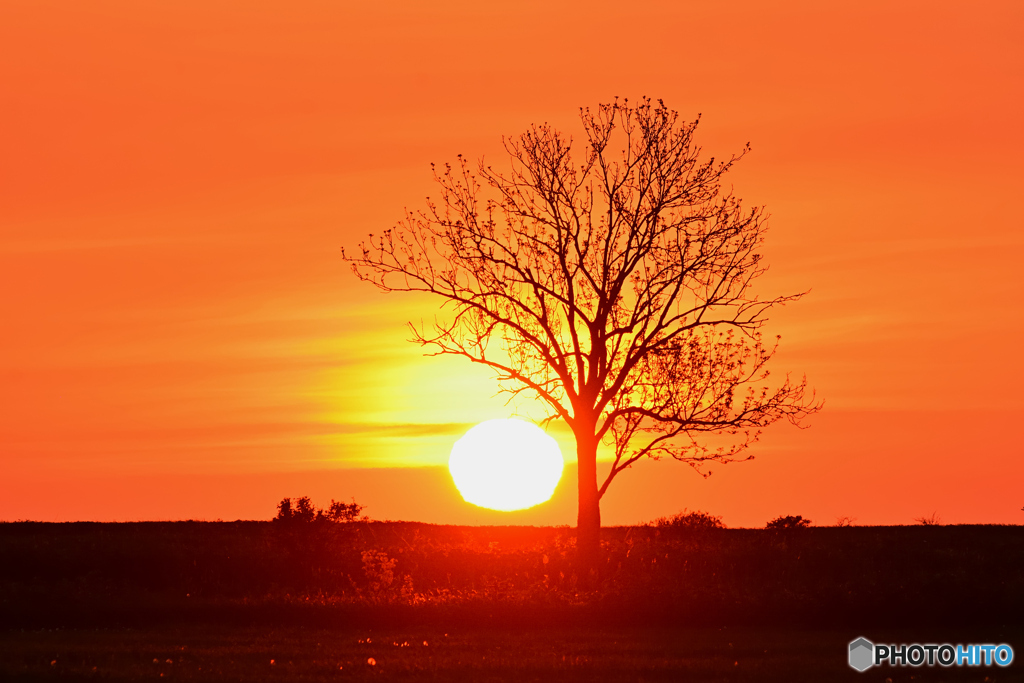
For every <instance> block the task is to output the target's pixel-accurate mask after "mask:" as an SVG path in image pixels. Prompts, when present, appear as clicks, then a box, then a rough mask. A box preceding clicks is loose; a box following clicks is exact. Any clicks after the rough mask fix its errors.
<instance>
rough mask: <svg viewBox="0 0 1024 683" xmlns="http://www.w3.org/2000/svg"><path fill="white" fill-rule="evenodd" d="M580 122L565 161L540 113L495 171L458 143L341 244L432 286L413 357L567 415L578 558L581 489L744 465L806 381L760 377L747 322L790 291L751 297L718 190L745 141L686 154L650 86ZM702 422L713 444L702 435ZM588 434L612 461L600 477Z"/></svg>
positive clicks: (370, 271)
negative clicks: (391, 212) (726, 151)
mask: <svg viewBox="0 0 1024 683" xmlns="http://www.w3.org/2000/svg"><path fill="white" fill-rule="evenodd" d="M580 118H581V120H582V123H583V129H584V132H585V140H584V144H583V145H582V149H581V151H580V152H579V154H578V156H575V155H574V153H575V151H576V150H575V149H574V147H573V140H572V139H571V138H569V137H567V136H566V135H564V134H562V133H560V132H558V131H556V130H554V129H553V128H552V127H551V126H549V125H548V124H543V125H534V126H532V127H531V128H530V129H529V130H527V131H526V132H525V133H523V134H522V135H520V136H519V137H517V138H506V139H505V140H504V144H505V149H506V151H507V152H508V155H509V158H510V161H511V167H510V169H509V170H508V171H505V172H500V171H496V170H494V169H493V168H492V167H491V166H488V165H485V164H484V162H483V161H481V162H480V165H479V167H478V169H477V171H476V172H474V171H473V170H472V168H471V166H470V164H469V163H468V161H467V160H466V159H465V158H464V157H462V156H461V155H460V156H459V157H458V163H457V164H456V165H455V167H452V166H451V165H445V167H444V169H443V170H438V169H437V168H435V169H434V177H435V180H436V181H437V183H438V185H439V187H440V198H439V200H436V201H435V200H431V199H430V198H427V202H426V209H425V210H421V211H415V212H413V211H406V215H405V217H404V219H403V220H401V221H400V222H399V223H398V225H397V226H396V227H395V228H393V229H389V230H386V231H385V232H384V233H383V234H382V235H380V236H375V235H370V237H369V240H368V241H367V242H364V243H362V244H360V248H359V251H358V252H357V253H356V254H355V255H348V254H346V253H345V252H344V250H342V253H343V256H344V257H345V259H346V260H347V261H349V262H350V263H351V265H352V268H353V271H354V272H355V274H356V275H357V276H358V277H359V278H360V279H362V280H366V281H368V282H371V283H373V284H375V285H376V286H378V287H379V288H381V289H383V290H385V291H408V292H429V293H431V294H434V295H437V296H438V297H440V298H441V300H442V302H441V304H442V309H447V312H448V314H447V316H445V317H442V318H439V319H436V320H435V324H434V325H433V326H432V327H426V326H422V325H421V326H419V327H417V326H416V325H414V324H412V323H410V327H411V328H412V334H413V341H416V342H418V343H420V344H422V345H423V346H425V347H428V348H429V349H430V350H431V354H430V355H439V354H452V355H457V356H463V357H466V358H468V359H469V360H471V361H473V362H475V363H479V364H482V365H485V366H487V367H489V368H491V369H492V370H494V371H495V372H496V375H497V380H498V383H499V387H500V389H501V390H503V391H506V392H508V393H510V394H511V397H510V401H511V400H513V399H515V398H516V397H518V396H519V395H521V394H523V393H524V392H527V393H529V394H532V395H534V396H535V397H537V398H539V399H540V401H541V402H542V405H544V406H546V410H547V411H548V412H547V415H546V416H545V420H542V423H543V422H545V421H546V420H552V419H561V420H564V421H565V423H566V424H567V425H568V426H569V427H570V428H571V430H572V432H573V434H574V436H575V439H576V447H577V454H576V455H577V460H578V463H579V470H578V472H579V481H578V493H579V514H578V518H577V525H578V526H577V545H578V548H579V550H580V553H581V559H583V561H584V562H590V561H593V560H594V559H595V558H596V554H597V550H598V548H599V543H600V540H599V539H600V525H601V522H600V499H601V497H602V496H603V495H604V494H605V492H606V491H607V490H608V487H609V485H610V484H611V482H612V481H613V480H614V478H615V477H616V476H617V475H618V474H620V473H621V472H622V471H623V470H624V469H626V468H628V467H629V466H630V465H632V464H633V463H635V462H636V461H637V460H639V459H641V458H644V457H655V458H657V457H660V456H670V457H673V458H676V459H678V460H681V461H683V462H686V463H689V464H690V465H692V466H693V467H695V468H697V469H698V471H700V468H701V467H702V465H704V464H706V463H708V462H711V461H716V462H728V461H730V460H735V459H749V458H750V457H752V456H749V455H746V454H744V453H743V450H744V449H745V448H746V447H747V446H749V445H750V444H751V443H753V442H754V441H755V440H756V439H757V437H758V435H759V433H760V430H761V429H762V428H763V427H765V426H766V425H768V424H771V423H773V422H775V421H776V420H778V419H780V418H786V419H788V420H790V421H791V422H793V423H798V421H799V420H800V419H801V418H802V417H804V416H806V415H807V414H809V413H811V412H813V411H814V410H816V409H817V407H818V406H817V405H816V404H814V403H813V399H808V400H805V396H804V394H805V386H806V381H805V380H801V381H799V382H795V381H791V380H790V379H789V377H788V376H787V377H786V378H784V379H783V380H782V381H781V383H778V384H776V385H775V386H774V387H773V386H771V385H769V383H768V382H767V378H768V370H767V369H766V364H767V363H768V361H769V359H770V358H771V357H772V355H773V353H774V351H775V348H776V344H777V341H776V342H773V343H769V344H765V343H763V342H762V338H761V333H760V329H761V327H762V326H763V324H764V323H765V322H766V319H767V318H766V314H767V313H768V311H769V310H770V309H772V308H773V307H774V306H777V305H780V304H783V303H786V302H789V301H793V300H795V299H797V298H799V297H800V296H801V295H800V294H796V295H789V296H777V297H771V298H761V297H759V296H757V295H756V294H755V293H754V292H753V291H752V284H753V282H754V280H756V279H757V277H758V276H760V275H762V274H763V273H764V272H765V271H766V270H767V266H766V265H765V264H764V263H763V261H762V258H761V256H760V254H759V252H758V250H759V249H760V247H761V245H762V243H763V241H764V237H765V231H766V223H765V214H764V212H763V210H762V209H761V208H753V209H746V208H744V207H742V206H741V202H740V200H739V199H737V198H736V197H734V196H733V195H732V193H731V192H729V191H723V190H722V188H721V180H722V176H723V175H724V174H725V173H726V172H727V171H729V169H731V168H732V166H733V164H734V163H736V161H737V160H738V159H740V158H741V157H742V156H743V155H744V154H746V152H747V151H748V149H749V146H748V147H747V148H744V150H743V151H742V152H741V153H740V154H738V155H733V156H732V157H730V158H729V159H727V160H725V161H721V162H716V161H715V160H714V159H713V158H712V159H709V160H706V161H702V160H700V158H699V153H700V149H699V148H698V147H696V146H695V145H694V143H693V134H694V131H695V129H696V127H697V123H698V121H699V117H698V119H697V120H696V121H693V122H691V123H687V122H681V121H680V119H679V115H678V113H677V112H675V111H672V110H670V109H668V108H666V107H665V105H664V104H663V103H662V102H661V101H658V102H657V103H656V104H652V102H651V101H650V100H649V99H644V100H642V101H641V102H640V103H639V104H638V105H631V104H630V103H629V102H628V101H626V100H623V101H621V102H620V101H619V100H618V99H616V100H615V102H613V103H611V104H602V105H599V106H598V108H597V109H596V111H593V112H592V111H591V110H590V109H589V108H581V110H580ZM708 435H724V436H726V437H730V440H728V442H727V443H719V444H718V445H716V446H713V447H712V446H709V445H708V444H707V443H706V439H704V438H702V437H706V436H708ZM602 442H603V443H605V444H607V445H608V446H609V447H610V449H611V451H612V454H611V457H612V464H611V467H610V469H609V470H608V473H607V475H606V476H604V478H603V479H602V480H600V481H599V479H598V470H597V454H598V446H599V444H601V443H602ZM707 474H710V472H708V473H707ZM705 476H706V475H705Z"/></svg>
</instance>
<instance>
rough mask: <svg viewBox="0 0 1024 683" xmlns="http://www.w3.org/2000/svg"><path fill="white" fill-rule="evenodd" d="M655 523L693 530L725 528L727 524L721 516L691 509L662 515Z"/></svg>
mask: <svg viewBox="0 0 1024 683" xmlns="http://www.w3.org/2000/svg"><path fill="white" fill-rule="evenodd" d="M654 525H655V526H656V527H658V528H666V527H667V528H670V529H690V530H693V531H706V530H708V529H724V528H725V524H723V523H722V518H721V517H720V516H715V515H712V514H711V513H709V512H704V511H703V510H694V511H692V512H691V511H689V510H687V509H685V508H684V509H683V511H682V512H680V513H678V514H675V515H672V516H671V517H660V518H659V519H656V520H654Z"/></svg>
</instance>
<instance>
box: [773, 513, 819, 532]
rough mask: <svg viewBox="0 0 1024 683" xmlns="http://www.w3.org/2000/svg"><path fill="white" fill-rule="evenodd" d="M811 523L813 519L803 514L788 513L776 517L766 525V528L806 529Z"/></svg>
mask: <svg viewBox="0 0 1024 683" xmlns="http://www.w3.org/2000/svg"><path fill="white" fill-rule="evenodd" d="M810 525H811V520H809V519H804V517H803V515H786V516H785V517H776V518H775V519H773V520H772V521H770V522H768V524H766V525H765V528H766V529H804V528H806V527H809V526H810Z"/></svg>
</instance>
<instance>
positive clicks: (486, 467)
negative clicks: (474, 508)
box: [448, 419, 563, 511]
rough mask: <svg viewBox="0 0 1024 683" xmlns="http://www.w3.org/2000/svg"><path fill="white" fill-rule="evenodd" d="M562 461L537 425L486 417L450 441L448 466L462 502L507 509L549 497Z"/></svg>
mask: <svg viewBox="0 0 1024 683" xmlns="http://www.w3.org/2000/svg"><path fill="white" fill-rule="evenodd" d="M562 464H563V463H562V452H561V450H559V448H558V443H557V442H556V441H555V440H554V439H552V438H551V437H550V436H548V435H547V434H545V433H544V430H542V429H541V428H540V427H538V426H537V425H535V424H532V423H530V422H525V421H523V420H515V419H508V420H488V421H486V422H481V423H480V424H478V425H476V426H475V427H473V428H472V429H470V430H469V431H468V432H466V434H465V435H464V436H463V437H462V438H461V439H459V440H458V441H456V442H455V445H454V446H452V453H451V457H450V458H449V459H448V470H449V471H450V472H451V474H452V479H453V480H454V482H455V488H457V489H458V490H459V493H461V494H462V497H463V498H464V499H465V500H466V502H468V503H472V504H473V505H479V506H480V507H485V508H490V509H492V510H504V511H511V510H524V509H526V508H530V507H533V506H534V505H538V504H540V503H543V502H544V501H546V500H548V499H549V498H551V495H552V494H553V493H554V492H555V487H556V486H557V485H558V481H559V479H561V478H562Z"/></svg>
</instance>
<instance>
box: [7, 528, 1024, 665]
mask: <svg viewBox="0 0 1024 683" xmlns="http://www.w3.org/2000/svg"><path fill="white" fill-rule="evenodd" d="M605 538H606V547H605V552H604V555H605V561H604V563H603V564H602V566H601V569H600V572H599V574H598V575H597V576H596V577H582V576H578V575H577V574H576V573H575V572H574V571H573V561H572V560H573V555H574V543H573V537H572V530H570V529H564V528H555V529H552V528H531V527H504V528H502V527H491V528H487V527H484V528H468V527H443V526H432V525H424V524H411V523H388V522H372V523H353V524H333V523H327V524H313V525H290V526H289V525H281V524H273V523H268V522H232V523H194V522H181V523H140V524H38V523H14V524H0V558H2V559H3V561H2V562H0V681H8V680H10V681H35V680H109V681H132V680H165V679H169V678H170V679H180V680H195V681H262V680H302V681H321V680H332V681H333V680H348V679H352V680H360V679H374V680H376V679H386V680H409V681H421V680H424V681H429V680H438V681H442V680H453V681H531V680H568V681H604V680H607V681H676V680H687V681H833V680H837V681H842V680H864V681H886V680H887V679H890V680H891V681H915V682H916V681H960V680H964V681H979V682H983V681H1013V680H1015V681H1024V675H1022V671H1024V667H1022V661H1021V658H1022V657H1024V616H1022V615H1024V528H1022V527H1011V526H957V527H852V528H812V529H796V530H790V531H783V532H770V531H766V530H749V529H724V530H707V531H694V530H688V529H677V528H661V529H656V528H653V527H634V528H616V529H609V530H607V531H606V534H605ZM858 636H864V637H867V638H868V639H869V640H872V641H874V642H876V643H915V642H917V643H929V642H934V643H947V642H948V643H952V644H957V643H963V644H967V643H996V644H998V643H1007V644H1010V645H1011V646H1012V647H1013V648H1014V650H1015V652H1016V653H1017V656H1016V658H1015V659H1016V661H1015V662H1014V664H1013V665H1012V666H1011V667H1009V668H999V667H995V666H991V667H963V668H956V667H952V668H942V667H938V666H935V667H928V666H922V667H888V666H883V667H880V668H874V669H871V670H869V671H867V672H865V673H863V674H858V673H856V672H855V671H853V670H852V669H850V668H849V667H848V666H847V645H848V643H849V642H850V641H851V640H853V639H855V638H857V637H858ZM271 660H273V663H271ZM371 660H372V661H371Z"/></svg>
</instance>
